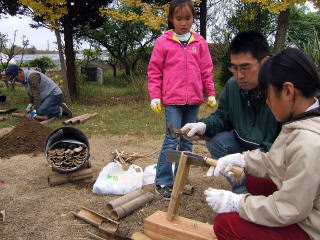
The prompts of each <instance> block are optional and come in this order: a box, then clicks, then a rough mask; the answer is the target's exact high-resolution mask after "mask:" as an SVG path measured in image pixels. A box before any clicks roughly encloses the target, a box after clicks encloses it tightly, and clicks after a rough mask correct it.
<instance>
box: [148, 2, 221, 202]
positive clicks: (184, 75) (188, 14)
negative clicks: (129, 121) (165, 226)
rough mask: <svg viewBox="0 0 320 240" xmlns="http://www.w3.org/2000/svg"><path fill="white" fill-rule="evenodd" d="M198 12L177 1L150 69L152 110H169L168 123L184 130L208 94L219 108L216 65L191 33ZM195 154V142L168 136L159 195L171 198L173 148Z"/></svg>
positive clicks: (159, 168)
mask: <svg viewBox="0 0 320 240" xmlns="http://www.w3.org/2000/svg"><path fill="white" fill-rule="evenodd" d="M194 17H195V10H194V7H193V3H192V1H191V0H173V1H171V3H170V7H169V14H168V29H170V30H168V31H167V32H165V33H164V34H163V35H162V36H161V37H159V38H158V39H157V40H156V42H155V46H154V48H153V51H152V54H151V58H150V62H149V66H148V91H149V95H150V98H151V108H152V110H153V111H154V112H156V113H160V112H161V104H163V105H164V106H165V107H164V108H165V117H166V124H167V125H171V126H172V127H173V128H177V129H179V128H181V127H182V126H183V125H184V124H185V123H188V122H195V121H196V118H197V115H198V112H199V106H200V104H202V103H203V99H204V96H203V95H204V94H205V95H206V96H207V97H208V102H207V104H208V105H209V106H211V107H214V106H215V105H216V100H215V97H214V96H215V89H214V84H213V76H212V72H213V64H212V59H211V56H210V52H209V48H208V43H207V42H206V41H205V39H204V38H202V37H201V36H200V35H199V34H197V33H195V32H192V31H191V26H192V23H193V20H194ZM177 145H179V150H184V151H191V150H192V143H191V142H189V141H187V140H186V139H184V138H180V139H174V138H172V136H171V134H169V133H166V135H165V138H164V142H163V145H162V148H161V151H160V155H159V158H158V164H157V172H156V179H155V184H156V192H157V193H158V194H160V195H161V196H162V197H163V198H164V199H167V200H168V199H170V197H171V190H172V185H173V182H172V181H173V175H174V174H173V171H172V164H171V163H169V162H167V161H166V152H167V150H169V149H176V148H177Z"/></svg>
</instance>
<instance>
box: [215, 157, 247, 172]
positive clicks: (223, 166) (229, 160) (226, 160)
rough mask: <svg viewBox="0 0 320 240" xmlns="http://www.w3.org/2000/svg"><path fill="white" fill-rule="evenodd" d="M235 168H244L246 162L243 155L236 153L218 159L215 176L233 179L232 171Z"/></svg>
mask: <svg viewBox="0 0 320 240" xmlns="http://www.w3.org/2000/svg"><path fill="white" fill-rule="evenodd" d="M233 166H239V167H242V168H244V167H245V166H246V161H245V160H244V156H243V154H241V153H234V154H230V155H227V156H224V157H222V158H219V159H218V162H217V166H216V167H215V169H214V176H216V177H217V176H219V175H220V174H222V175H225V176H229V177H232V176H233V173H232V172H231V171H230V170H231V168H232V167H233Z"/></svg>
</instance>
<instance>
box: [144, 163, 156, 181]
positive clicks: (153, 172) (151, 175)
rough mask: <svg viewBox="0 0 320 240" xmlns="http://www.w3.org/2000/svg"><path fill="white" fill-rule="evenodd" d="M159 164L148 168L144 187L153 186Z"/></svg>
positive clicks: (145, 169) (146, 168)
mask: <svg viewBox="0 0 320 240" xmlns="http://www.w3.org/2000/svg"><path fill="white" fill-rule="evenodd" d="M156 170H157V164H152V165H149V166H146V167H145V168H144V172H143V185H148V184H153V183H154V180H155V178H156Z"/></svg>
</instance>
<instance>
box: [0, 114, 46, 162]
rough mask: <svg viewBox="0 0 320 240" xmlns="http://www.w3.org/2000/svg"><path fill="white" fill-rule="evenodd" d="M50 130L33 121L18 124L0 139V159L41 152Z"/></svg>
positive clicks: (28, 120)
mask: <svg viewBox="0 0 320 240" xmlns="http://www.w3.org/2000/svg"><path fill="white" fill-rule="evenodd" d="M51 131H52V129H51V128H49V127H47V126H43V125H42V124H41V123H39V122H38V121H36V120H34V119H25V120H23V121H21V122H19V123H18V124H17V125H16V126H15V127H14V128H13V129H12V130H11V131H10V132H8V133H7V134H5V135H3V136H2V137H0V158H4V157H11V156H14V155H18V154H25V153H33V152H40V151H43V145H44V142H45V140H46V138H47V136H48V135H49V134H50V132H51Z"/></svg>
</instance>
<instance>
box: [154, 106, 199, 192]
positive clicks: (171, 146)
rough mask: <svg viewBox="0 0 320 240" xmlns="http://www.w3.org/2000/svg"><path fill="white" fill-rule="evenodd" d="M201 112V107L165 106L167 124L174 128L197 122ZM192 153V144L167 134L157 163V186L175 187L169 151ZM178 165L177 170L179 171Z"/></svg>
mask: <svg viewBox="0 0 320 240" xmlns="http://www.w3.org/2000/svg"><path fill="white" fill-rule="evenodd" d="M198 112H199V105H167V106H165V117H166V124H167V125H169V124H170V125H171V126H172V127H173V128H176V129H180V128H181V127H183V126H184V125H185V124H186V123H192V122H196V119H197V116H198ZM177 147H178V150H179V151H192V143H191V142H190V141H188V140H186V139H185V138H183V137H177V138H172V136H171V134H169V133H167V132H166V135H165V137H164V141H163V144H162V147H161V150H160V155H159V158H158V163H157V173H156V179H155V184H156V185H166V186H172V185H173V182H172V181H173V176H174V173H173V171H172V164H171V163H170V162H167V161H166V153H167V151H168V150H177ZM177 166H178V165H177V164H176V166H175V170H176V169H177Z"/></svg>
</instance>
